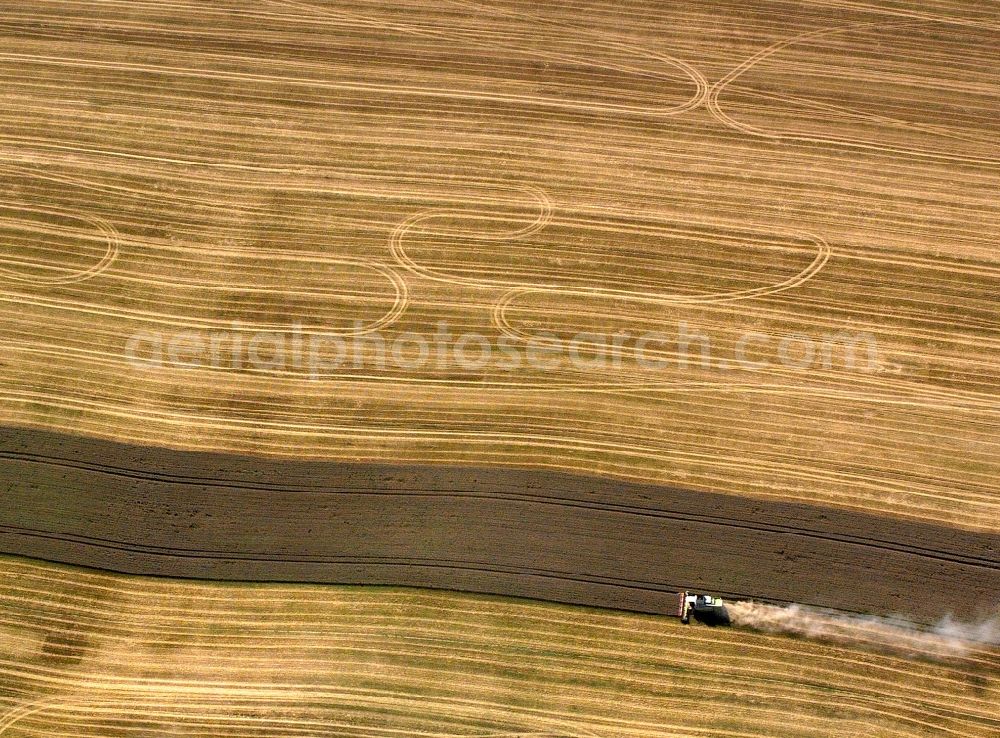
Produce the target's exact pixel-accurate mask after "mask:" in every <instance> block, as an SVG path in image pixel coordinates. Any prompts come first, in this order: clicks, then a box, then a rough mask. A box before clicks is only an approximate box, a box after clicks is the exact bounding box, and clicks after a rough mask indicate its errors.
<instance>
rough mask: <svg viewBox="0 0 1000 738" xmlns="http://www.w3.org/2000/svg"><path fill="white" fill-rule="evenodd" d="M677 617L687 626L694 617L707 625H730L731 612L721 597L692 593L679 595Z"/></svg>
mask: <svg viewBox="0 0 1000 738" xmlns="http://www.w3.org/2000/svg"><path fill="white" fill-rule="evenodd" d="M677 617H679V618H680V619H681V622H682V623H684V624H685V625H686V624H688V623H690V622H691V618H692V617H694V619H695V620H697V621H698V622H699V623H705V624H706V625H729V624H730V621H729V612H728V611H727V610H726V604H725V603H724V602H723V601H722V598H721V597H716V596H715V595H710V594H695V593H692V592H678V593H677Z"/></svg>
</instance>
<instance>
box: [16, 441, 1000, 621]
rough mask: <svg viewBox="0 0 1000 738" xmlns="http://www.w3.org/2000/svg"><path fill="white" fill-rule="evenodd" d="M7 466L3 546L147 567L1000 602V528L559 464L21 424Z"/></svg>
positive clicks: (584, 594) (178, 572)
mask: <svg viewBox="0 0 1000 738" xmlns="http://www.w3.org/2000/svg"><path fill="white" fill-rule="evenodd" d="M34 449H45V451H44V452H41V451H35V450H34ZM0 478H2V479H4V480H5V491H4V495H3V496H2V501H0V519H2V520H3V521H4V522H3V525H2V526H0V551H3V552H5V553H11V554H19V555H26V556H32V557H36V558H42V559H47V560H54V561H59V562H63V563H73V564H78V565H84V566H90V567H95V568H103V569H109V570H114V571H120V572H123V573H131V574H153V575H173V576H184V577H194V578H205V579H236V580H253V581H307V582H329V583H344V584H348V583H368V584H387V585H414V586H426V587H434V588H443V589H458V590H467V591H474V592H484V593H491V594H501V595H512V596H522V597H531V598H537V599H549V600H553V601H559V602H568V603H572V604H584V605H596V606H609V607H616V608H620V609H627V610H635V611H642V612H667V611H668V610H669V609H670V607H671V594H672V593H673V592H676V591H677V590H678V589H688V588H704V589H712V590H715V591H718V592H720V593H721V594H724V595H727V596H731V597H734V596H735V597H756V598H762V599H768V600H772V601H776V602H787V601H797V602H804V603H807V604H812V605H817V606H822V607H833V608H836V609H841V610H847V611H852V612H861V613H865V612H883V613H884V612H898V613H903V614H906V615H908V616H910V617H913V618H915V619H917V620H921V621H924V622H930V621H933V620H935V619H937V618H938V617H940V616H941V615H942V614H943V613H945V612H947V611H948V610H949V609H952V610H953V609H954V608H955V603H957V602H965V603H967V607H968V609H970V610H972V611H976V610H977V609H986V608H989V607H991V606H992V605H993V604H995V601H996V598H997V593H998V592H1000V556H998V554H997V551H998V550H1000V538H998V537H997V536H995V535H992V534H986V533H977V532H973V531H959V530H954V529H951V528H947V527H943V526H935V525H931V524H926V523H918V522H907V521H902V520H895V519H890V518H882V517H878V516H875V515H870V514H866V513H859V512H853V511H849V510H839V509H833V508H821V507H818V506H813V505H805V504H799V503H786V502H776V501H762V500H749V499H743V498H738V497H734V496H729V495H718V494H713V493H710V492H703V491H699V492H693V491H687V490H681V489H671V488H667V487H662V486H656V485H643V484H636V483H629V482H622V481H614V480H605V479H600V478H596V477H593V478H592V477H584V476H579V475H572V474H565V473H561V472H544V471H525V470H517V469H480V468H474V467H459V466H404V465H393V464H383V465H371V464H349V463H338V462H324V461H301V460H273V459H264V458H256V457H250V456H240V455H232V454H220V453H206V452H190V451H172V450H167V449H156V448H152V447H141V446H130V445H127V444H121V443H116V442H110V441H99V440H93V439H86V438H82V437H73V436H66V435H61V434H58V433H53V432H48V431H34V430H19V429H14V428H6V429H3V430H2V431H0Z"/></svg>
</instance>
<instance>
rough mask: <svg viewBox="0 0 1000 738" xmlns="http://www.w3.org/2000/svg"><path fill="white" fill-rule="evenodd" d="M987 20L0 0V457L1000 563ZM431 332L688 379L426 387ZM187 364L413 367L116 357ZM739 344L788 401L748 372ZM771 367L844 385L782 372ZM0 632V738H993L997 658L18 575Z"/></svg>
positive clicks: (448, 602)
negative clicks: (700, 514)
mask: <svg viewBox="0 0 1000 738" xmlns="http://www.w3.org/2000/svg"><path fill="white" fill-rule="evenodd" d="M998 25H1000V18H998V17H997V13H996V8H995V7H994V6H993V5H991V4H989V3H980V2H972V1H971V0H970V1H968V2H951V1H947V0H940V1H936V2H934V3H918V2H907V1H906V0H883V1H880V2H876V3H871V4H867V3H863V2H853V1H852V0H819V1H816V2H808V3H799V2H794V3H793V2H789V3H782V2H755V3H752V4H749V5H748V4H746V3H742V2H735V0H734V1H733V2H708V3H702V4H690V3H688V4H664V3H658V2H648V3H641V2H636V3H633V2H629V3H627V4H621V3H595V2H582V3H566V2H557V3H545V4H540V5H537V6H536V5H535V4H529V3H509V2H501V3H491V4H490V5H485V4H478V3H470V2H464V1H461V0H450V1H446V2H441V3H429V2H426V0H419V1H409V2H406V1H403V2H394V3H392V4H391V5H389V4H378V3H371V2H367V3H366V2H351V1H350V0H347V1H338V2H329V1H324V0H312V1H310V2H299V1H297V0H256V2H248V1H247V0H219V1H218V2H211V3H208V2H186V1H185V0H180V1H178V2H170V3H163V2H146V1H144V0H122V1H120V2H117V1H107V2H103V1H101V0H81V1H79V2H77V1H74V0H59V1H56V0H38V1H37V2H32V3H29V4H26V3H19V2H10V1H6V2H0V40H2V42H3V43H2V51H0V154H2V157H0V244H2V248H0V311H2V314H3V318H4V319H3V320H2V321H0V341H2V343H3V346H4V352H3V356H2V357H0V421H2V422H4V423H7V424H19V425H31V426H37V427H41V428H48V429H53V430H61V431H66V432H69V433H72V434H87V435H93V436H99V437H104V438H113V439H120V440H125V441H129V442H140V443H146V444H149V445H150V446H174V447H183V448H189V449H210V450H232V451H238V452H247V453H254V454H261V455H273V456H288V457H302V458H323V459H343V460H366V461H387V462H393V461H399V462H409V461H417V462H435V461H437V462H445V461H447V462H468V463H470V464H479V465H508V466H519V467H548V468H558V469H566V470H572V471H580V472H587V473H596V474H604V475H615V476H621V477H627V478H631V479H636V480H643V481H651V482H658V483H663V484H669V485H675V486H678V487H683V488H687V489H691V490H699V489H703V490H716V491H720V492H724V493H730V494H736V495H743V496H748V497H758V498H768V499H777V500H794V501H806V502H811V503H815V504H817V505H835V506H844V507H851V508H856V509H860V510H864V511H868V512H874V513H879V514H885V515H887V516H890V519H892V518H893V517H895V518H896V519H898V518H902V517H905V518H910V519H913V520H921V521H933V522H936V523H940V524H944V525H948V526H954V527H961V528H967V529H973V530H979V531H986V532H992V533H996V532H998V531H1000V522H998V521H1000V515H998V512H1000V505H998V497H997V487H996V475H997V472H998V464H997V460H998V458H1000V455H998V453H997V450H998V449H997V446H998V433H997V430H998V413H1000V402H998V397H997V392H996V390H997V379H998V377H997V374H998V370H997V362H996V356H997V348H998V344H1000V335H998V331H997V320H998V317H1000V313H998V310H997V306H996V295H997V283H998V282H997V278H998V276H1000V264H998V258H997V250H996V234H997V230H998V228H997V227H998V225H1000V204H998V201H997V197H996V194H997V188H998V185H1000V176H998V173H997V165H998V164H1000V150H998V146H997V124H996V110H997V104H998V102H1000V100H998V97H1000V91H998V82H997V53H996V51H997V49H996V34H997V28H998ZM442 324H447V328H448V330H449V331H450V333H449V336H456V337H457V336H459V335H461V334H470V333H472V334H477V335H481V336H482V337H483V338H484V340H486V341H489V342H491V344H492V343H493V342H496V344H497V345H499V344H500V343H501V342H503V343H504V345H506V346H513V347H515V348H522V349H523V348H524V347H526V346H528V345H530V344H533V343H535V344H537V343H541V344H542V345H547V346H550V347H551V346H552V345H553V343H552V342H553V341H555V340H560V339H566V338H568V337H571V336H574V335H577V334H580V333H585V334H592V335H593V336H594V338H593V339H592V340H588V341H584V342H583V345H582V348H581V349H580V350H581V352H582V353H583V354H584V355H586V356H591V357H593V356H599V355H600V354H601V351H600V348H601V347H600V341H599V340H598V339H599V338H600V336H610V335H616V334H621V333H625V334H628V335H629V336H631V337H635V336H640V335H644V334H646V333H648V332H651V331H655V332H660V333H662V334H663V336H662V337H661V340H657V341H653V342H652V343H651V344H650V346H647V352H646V353H647V355H651V356H652V357H654V358H656V359H658V360H660V365H658V366H655V367H649V366H645V365H644V364H643V363H642V362H641V361H640V353H639V350H638V347H637V346H636V345H635V343H634V342H631V341H625V342H624V343H623V344H622V346H621V347H620V348H619V350H618V351H617V352H616V353H615V354H614V355H615V357H616V360H615V361H613V362H611V363H610V364H609V363H607V362H605V363H601V364H594V365H592V366H590V367H587V366H581V365H580V364H579V363H577V364H574V365H567V364H562V365H560V366H558V367H555V368H546V369H543V368H532V367H526V366H523V365H522V366H516V367H505V366H501V365H499V364H497V363H494V362H488V363H485V364H484V365H482V366H479V367H475V368H470V367H469V366H468V365H467V364H468V362H466V363H465V364H466V365H461V363H460V362H458V361H454V360H450V359H445V360H443V361H431V362H420V361H417V359H418V358H419V356H418V353H419V352H418V351H417V346H416V344H415V343H413V341H412V340H410V342H409V343H407V341H405V340H401V339H402V338H403V337H407V336H410V337H411V338H412V336H413V335H418V336H433V335H435V334H436V333H437V331H438V330H439V329H440V326H441V325H442ZM682 332H684V334H685V335H687V334H692V333H693V334H695V335H697V336H699V337H701V336H704V337H705V338H706V339H707V340H708V341H710V343H711V357H710V363H709V364H708V365H705V364H703V363H702V362H701V361H700V360H697V357H698V356H699V354H697V353H696V354H695V357H696V359H695V360H692V357H691V356H690V355H687V354H685V352H684V351H682V346H681V345H680V341H679V340H675V337H679V336H680V334H681V333H682ZM178 334H184V335H185V336H186V339H187V340H189V341H193V342H195V344H197V342H199V341H203V342H204V341H208V342H211V341H213V340H217V341H218V343H217V346H219V347H221V350H222V352H223V354H225V355H228V354H229V353H234V354H239V355H240V356H242V353H241V352H242V351H243V347H245V346H246V344H248V343H249V342H250V341H252V340H253V339H254V338H259V337H261V336H264V337H270V339H271V340H273V341H286V340H287V341H293V340H297V339H296V337H299V338H301V339H302V340H305V341H307V342H308V341H315V340H319V339H320V338H323V339H325V340H326V341H327V344H326V346H327V349H330V350H332V348H335V347H336V345H337V341H338V340H343V341H346V342H348V343H351V344H353V343H354V342H355V341H357V342H358V343H359V344H360V345H362V346H363V347H364V352H366V353H364V355H365V356H366V357H369V358H370V356H371V353H372V352H374V351H376V350H377V347H378V346H379V341H384V342H386V343H387V344H390V345H392V346H397V347H399V354H400V357H401V361H397V362H396V365H394V366H386V367H380V366H379V365H378V364H377V363H376V362H373V361H369V360H368V359H367V358H366V360H364V361H362V362H360V363H359V364H358V365H355V364H354V363H352V362H346V363H345V362H342V363H341V364H340V365H334V362H333V361H332V360H330V356H324V358H325V362H322V363H321V365H303V364H302V363H296V362H290V363H285V364H282V365H275V366H272V367H270V368H263V369H262V368H261V367H259V366H258V367H256V368H249V367H247V366H246V365H243V366H241V368H238V369H234V368H232V367H213V366H206V365H204V364H203V363H202V364H200V365H198V366H191V367H178V366H173V365H164V366H154V365H149V364H146V365H141V366H137V365H135V363H133V362H130V361H129V359H128V353H129V351H130V347H131V348H133V349H134V348H135V346H136V345H137V344H136V343H135V338H136V337H137V336H138V337H140V338H141V341H140V342H139V344H138V345H140V347H141V348H142V350H143V351H146V352H149V351H151V350H152V349H153V348H155V340H156V337H157V336H160V337H162V338H169V337H176V336H177V335H178ZM860 334H863V335H865V336H868V337H870V338H871V339H872V340H873V341H874V343H875V344H876V345H877V351H876V352H875V355H874V356H875V358H874V359H873V360H872V361H870V362H869V363H868V364H867V365H866V367H865V370H864V371H860V370H858V368H857V367H853V368H852V367H849V366H846V358H845V357H846V356H847V355H848V349H847V348H845V347H844V346H845V345H847V344H850V341H851V340H853V339H852V338H851V337H852V336H856V335H860ZM748 335H752V336H753V339H754V340H753V346H754V351H753V358H754V359H756V360H769V364H768V365H767V366H761V367H758V368H756V369H751V368H749V367H747V366H741V367H739V368H735V369H734V368H733V365H732V363H731V360H732V358H733V357H734V356H736V355H737V352H738V351H739V348H740V346H741V341H744V340H745V338H746V337H747V336H748ZM844 336H847V338H846V339H845V338H844ZM788 337H798V339H797V340H798V342H797V343H793V344H792V345H794V346H795V347H797V348H799V349H801V348H802V347H803V346H808V345H815V344H816V342H819V345H820V347H821V349H820V350H819V351H818V352H817V353H816V355H815V356H809V357H807V358H808V359H809V361H802V359H804V358H806V357H803V356H802V355H799V354H796V355H795V356H793V359H792V361H790V362H787V361H786V362H784V363H781V362H778V361H776V356H775V352H776V350H778V348H779V347H780V346H781V345H782V344H781V341H782V339H785V338H788ZM827 337H833V338H832V339H830V340H832V341H833V343H832V344H830V345H831V347H832V348H831V349H830V355H829V357H828V360H825V358H824V355H823V351H822V346H824V345H825V344H823V341H824V340H827ZM699 340H700V339H699ZM845 341H846V344H845ZM457 344H458V339H457V338H449V339H447V340H445V341H444V345H445V347H446V348H447V349H449V351H451V352H452V353H453V352H454V349H455V348H456V346H457ZM578 345H579V344H578ZM699 345H700V344H699ZM742 345H743V347H744V348H745V344H742ZM697 351H698V350H697V349H696V352H697ZM143 355H144V356H145V354H143ZM685 356H686V357H687V360H686V361H684V360H683V359H684V357H685ZM147 358H148V357H147ZM723 362H724V363H725V366H723V365H722V364H723ZM194 363H197V362H194ZM796 363H799V364H802V366H795V365H794V364H796ZM693 494H694V493H693ZM0 619H2V620H0V704H2V705H3V706H4V707H5V708H6V710H5V711H4V713H3V717H0V735H9V736H19V737H20V736H32V737H35V736H51V735H74V736H78V737H79V738H87V737H89V736H94V737H95V738H96V736H108V735H117V736H148V735H167V734H169V735H204V736H208V735H211V736H234V737H235V736H252V735H258V736H268V737H269V738H270V737H272V736H278V735H288V736H295V735H313V736H318V735H345V736H352V735H355V736H360V735H370V736H375V735H378V736H400V735H426V736H452V735H467V736H487V735H489V736H500V735H510V736H513V735H521V736H523V735H532V736H545V735H564V736H611V735H622V736H658V735H662V736H681V735H685V736H690V735H702V736H733V737H734V738H735V736H744V737H745V736H784V735H788V736H792V735H795V736H805V735H817V736H819V735H824V736H825V735H836V736H843V735H866V736H915V735H934V736H939V735H968V736H983V735H994V734H996V733H997V731H998V728H1000V725H998V716H997V703H998V697H1000V695H998V694H997V682H996V675H997V673H998V663H997V656H996V653H995V651H977V652H974V653H973V654H972V655H971V656H969V657H968V658H966V659H964V660H960V661H958V662H950V663H947V664H938V663H929V662H922V661H914V660H909V659H902V658H898V657H893V656H888V655H878V654H873V653H869V652H865V651H861V650H856V649H851V648H846V647H833V646H822V645H818V644H815V643H810V642H807V641H798V640H791V639H788V638H782V637H777V636H764V635H760V634H753V633H748V632H742V631H717V630H708V629H694V628H692V629H688V630H683V629H681V627H680V626H679V625H677V624H675V623H674V622H671V621H665V620H663V619H656V618H647V617H640V616H634V615H627V614H614V613H608V612H596V611H585V610H579V609H576V610H574V609H570V608H564V607H559V606H554V605H540V604H526V603H522V602H512V601H501V600H497V599H485V598H477V597H472V596H463V595H439V594H430V593H414V592H410V591H396V590H366V589H346V588H345V589H340V588H325V589H323V588H306V587H298V586H291V585H282V586H276V585H275V586H252V587H251V586H236V585H223V584H213V585H202V584H194V583H179V582H172V581H169V580H147V579H128V578H120V577H116V576H113V575H101V574H94V573H85V572H83V571H82V570H68V569H62V568H58V567H52V566H48V565H42V564H29V563H26V562H24V561H18V560H13V559H9V560H4V561H3V562H0Z"/></svg>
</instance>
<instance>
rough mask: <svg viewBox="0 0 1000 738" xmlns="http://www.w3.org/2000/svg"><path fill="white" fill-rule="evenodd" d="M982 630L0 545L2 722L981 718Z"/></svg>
mask: <svg viewBox="0 0 1000 738" xmlns="http://www.w3.org/2000/svg"><path fill="white" fill-rule="evenodd" d="M998 666H1000V662H998V654H997V652H996V650H995V649H994V650H992V651H988V650H973V651H971V652H969V653H968V654H967V655H965V656H964V657H961V658H958V659H955V660H952V661H949V662H947V663H933V662H924V661H919V660H912V659H906V658H900V657H898V656H892V655H882V654H877V653H870V652H865V651H863V650H858V649H854V648H850V647H844V646H825V645H820V644H817V643H814V642H810V641H805V640H801V641H800V640H792V639H789V638H787V637H780V636H768V635H762V634H755V633H747V632H740V631H733V630H725V629H722V630H719V629H710V628H685V626H682V625H680V624H679V622H678V621H676V620H668V619H663V618H655V617H643V616H636V615H627V614H623V613H614V612H611V611H600V610H585V609H582V608H569V607H562V606H558V605H548V604H542V603H532V602H528V601H510V600H501V599H497V598H485V597H476V596H472V595H460V594H435V593H431V592H418V591H414V590H396V589H367V588H344V587H310V586H303V585H298V586H295V585H255V586H252V587H248V586H245V585H244V586H235V585H227V584H218V583H216V584H199V583H193V582H176V581H170V580H163V579H142V578H131V577H120V576H115V575H107V574H95V573H90V572H86V571H84V570H79V569H70V568H66V567H57V566H52V565H44V564H38V563H29V562H27V561H25V560H20V559H13V558H5V559H2V560H0V683H2V684H3V691H2V693H0V705H6V706H7V708H8V709H7V710H6V711H5V714H4V715H3V717H2V718H0V736H4V738H8V737H10V738H15V737H16V738H29V737H31V738H35V737H36V736H51V735H73V736H76V737H77V738H98V737H100V738H104V737H105V736H110V735H114V736H120V737H121V738H131V737H133V736H150V735H157V736H159V735H170V736H195V735H197V736H208V735H211V736H215V737H217V738H221V737H222V736H231V737H232V738H250V737H251V736H261V737H263V736H267V737H268V738H273V737H274V736H334V735H336V736H372V737H374V736H380V737H381V736H384V737H385V738H389V737H390V736H402V735H406V736H418V735H419V736H439V737H443V736H469V738H474V737H483V738H485V737H486V736H491V737H494V738H496V737H498V736H510V737H511V738H513V736H538V737H541V736H564V737H569V736H572V737H573V738H591V737H593V736H601V738H610V737H611V736H634V737H635V738H640V737H641V738H653V737H654V736H655V737H657V738H658V737H660V736H714V737H719V738H721V737H723V736H725V737H727V738H730V737H731V738H737V737H739V738H749V737H750V736H761V737H763V736H767V737H768V738H782V737H784V736H800V737H801V736H833V735H836V736H855V735H866V736H879V737H881V736H895V737H902V736H942V735H951V736H970V737H975V738H982V736H987V735H996V734H997V731H998V730H1000V716H998V715H997V711H996V705H997V701H998V699H1000V684H998V682H997V673H998Z"/></svg>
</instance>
